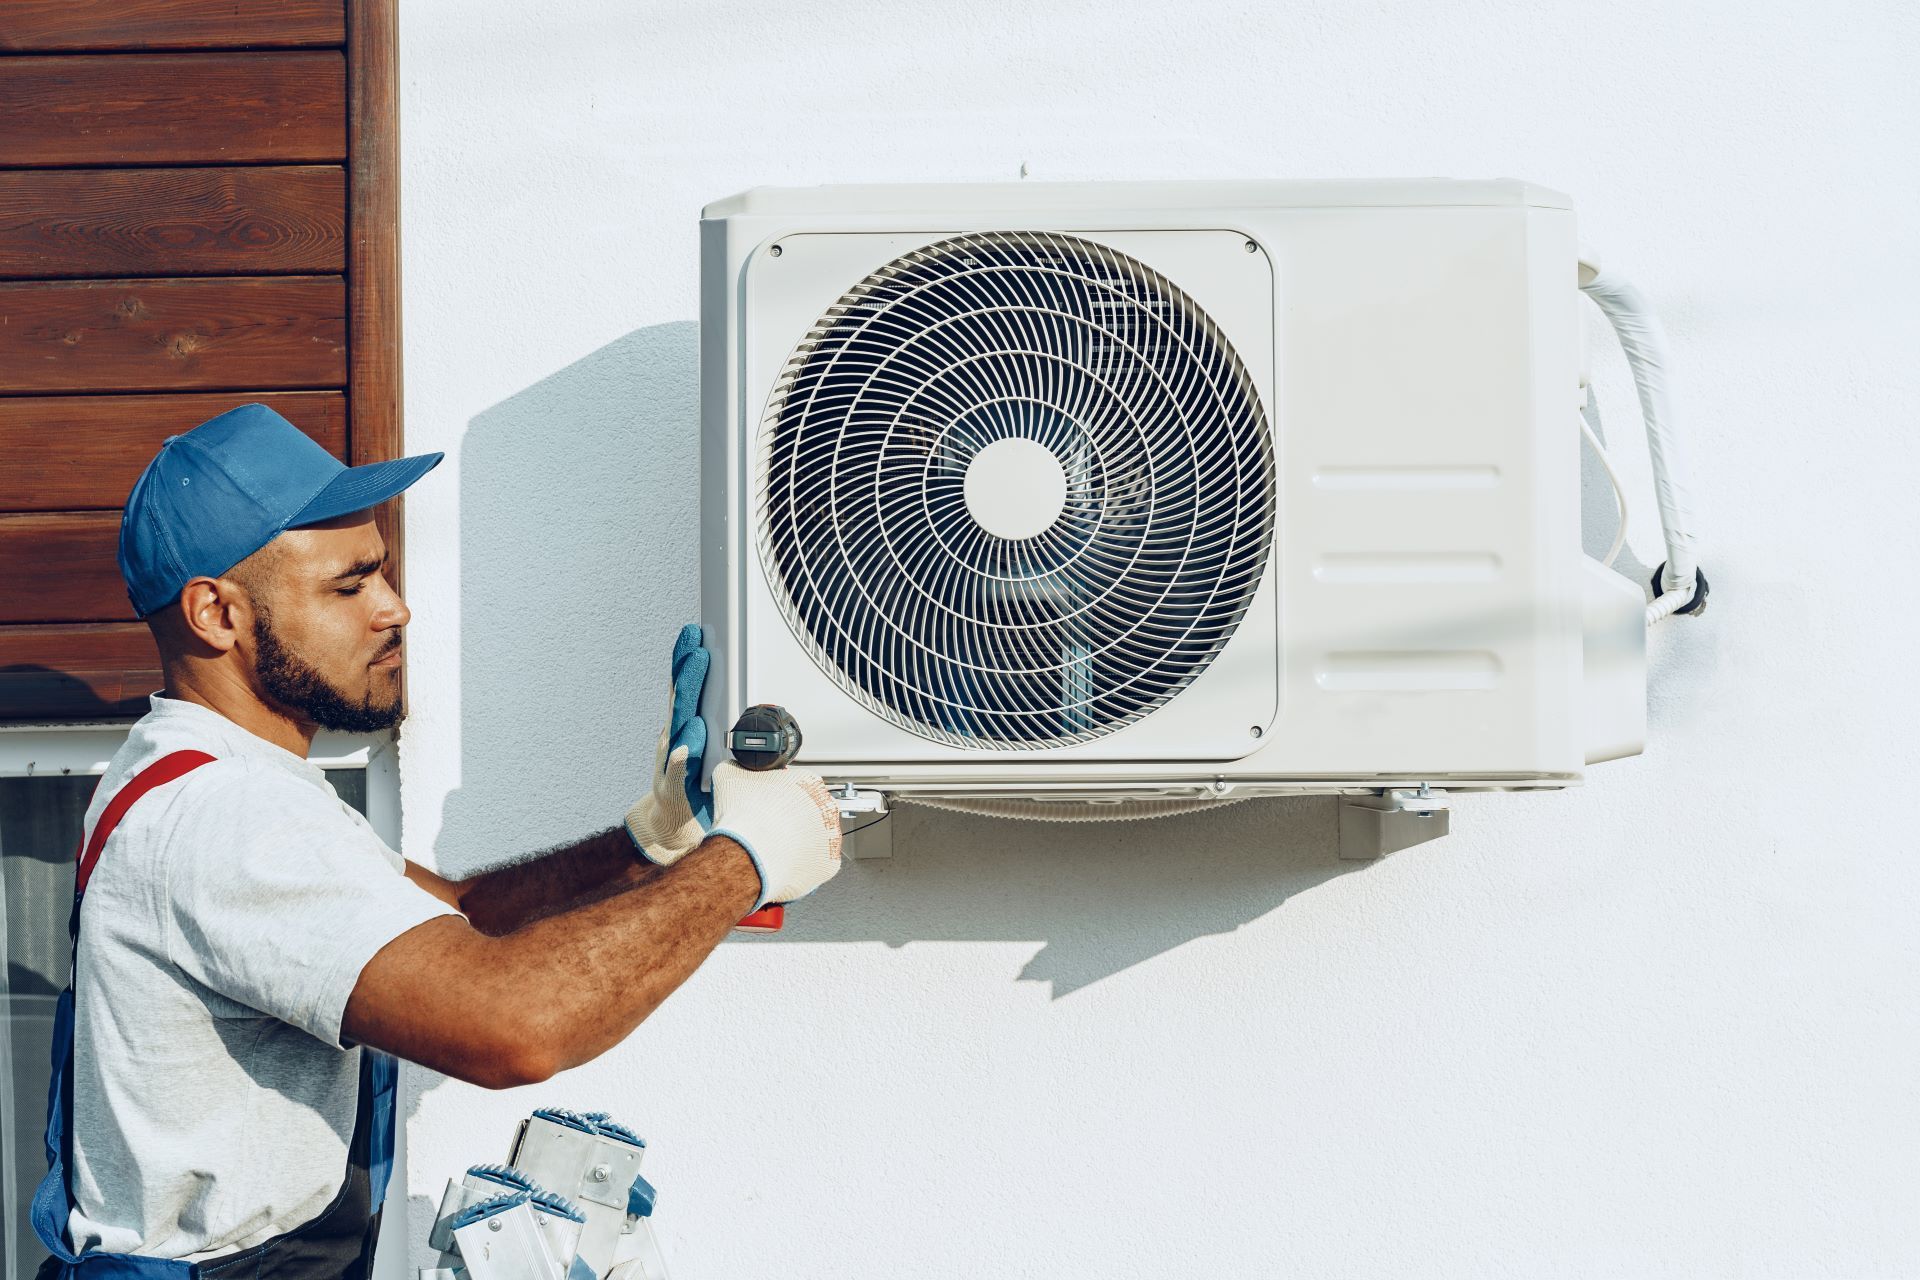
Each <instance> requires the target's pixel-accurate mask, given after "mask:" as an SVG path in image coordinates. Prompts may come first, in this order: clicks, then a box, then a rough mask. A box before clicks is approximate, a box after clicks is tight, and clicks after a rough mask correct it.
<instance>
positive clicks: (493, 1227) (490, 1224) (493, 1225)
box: [487, 1218, 500, 1231]
mask: <svg viewBox="0 0 1920 1280" xmlns="http://www.w3.org/2000/svg"><path fill="white" fill-rule="evenodd" d="M499 1229H500V1219H498V1218H488V1219H487V1230H489V1231H498V1230H499Z"/></svg>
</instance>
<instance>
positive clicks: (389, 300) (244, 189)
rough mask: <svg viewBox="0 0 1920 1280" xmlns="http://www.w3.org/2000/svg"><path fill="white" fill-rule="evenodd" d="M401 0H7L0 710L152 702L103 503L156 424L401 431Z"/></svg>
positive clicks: (108, 507) (369, 448)
mask: <svg viewBox="0 0 1920 1280" xmlns="http://www.w3.org/2000/svg"><path fill="white" fill-rule="evenodd" d="M395 6H396V0H0V720H11V721H16V722H19V721H28V722H52V721H64V720H75V719H100V718H119V719H130V718H133V717H136V716H139V715H141V714H143V713H144V712H145V711H146V694H147V693H149V692H151V691H152V690H153V689H156V688H158V687H159V685H160V673H159V670H158V661H157V655H156V654H155V653H154V651H153V646H152V642H151V640H150V639H149V637H148V635H147V629H146V627H145V626H143V625H142V624H140V623H138V622H136V621H133V620H132V609H131V606H130V605H129V604H128V603H127V598H126V593H125V590H124V588H123V587H122V585H121V582H120V575H119V566H118V562H117V554H116V553H117V549H118V542H119V519H120V511H119V508H120V505H121V504H122V503H123V502H124V501H125V498H126V495H127V493H128V491H129V490H130V489H131V488H132V487H133V483H134V481H135V480H136V479H137V478H138V476H139V473H140V471H141V470H142V468H144V467H145V466H146V464H147V462H148V461H149V460H150V459H151V458H152V456H153V453H154V451H155V450H156V449H157V448H158V447H159V445H160V443H161V442H162V441H163V440H165V439H166V437H167V436H169V435H178V434H180V433H182V432H185V431H188V430H191V429H192V428H193V427H194V426H196V425H198V424H199V423H201V422H203V421H205V420H206V419H208V418H210V417H213V416H214V415H215V414H218V413H221V412H223V411H225V410H227V409H230V408H232V407H233V406H235V405H238V404H244V403H246V402H248V401H251V400H259V401H263V402H264V403H267V404H269V405H271V406H273V407H274V408H275V409H276V410H278V411H279V412H280V413H281V414H283V415H284V416H286V417H287V418H288V419H289V420H290V421H292V422H293V423H294V424H295V425H297V426H299V427H300V428H301V429H302V430H304V431H305V432H307V434H308V435H310V436H311V437H313V438H314V439H315V440H317V441H319V442H320V444H321V445H322V446H323V447H325V448H326V449H327V450H328V451H330V452H331V453H333V454H334V455H335V456H336V457H339V458H341V459H342V460H344V461H350V462H353V463H361V462H369V461H374V460H376V459H381V458H389V457H395V456H398V455H399V454H400V453H401V452H402V448H401V440H400V367H399V338H400V334H399V301H398V290H399V241H398V225H397V224H398V218H399V212H398V209H399V197H398V190H397V182H398V164H397V141H396V137H395V126H394V121H395V118H396V115H397V101H396V98H397V95H396V91H395V86H396V83H397V75H396V69H395V63H394V21H395V12H394V11H395ZM387 508H388V509H383V510H382V511H381V512H380V513H379V519H380V522H381V527H382V530H383V532H385V533H386V534H387V537H388V540H389V543H390V545H391V546H392V547H393V549H394V551H395V553H396V570H397V560H398V553H399V551H400V546H399V530H398V527H397V523H396V520H397V514H398V513H397V510H396V509H395V508H397V504H395V503H389V504H387Z"/></svg>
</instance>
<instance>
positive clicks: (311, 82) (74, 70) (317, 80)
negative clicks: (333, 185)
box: [0, 49, 347, 167]
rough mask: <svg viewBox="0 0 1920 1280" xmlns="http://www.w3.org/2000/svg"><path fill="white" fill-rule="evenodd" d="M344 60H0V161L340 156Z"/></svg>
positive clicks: (334, 55)
mask: <svg viewBox="0 0 1920 1280" xmlns="http://www.w3.org/2000/svg"><path fill="white" fill-rule="evenodd" d="M346 83H347V65H346V59H345V58H344V57H343V56H342V55H341V54H340V53H339V52H338V51H335V50H330V49H328V50H318V49H316V50H312V51H303V52H297V53H155V54H145V53H123V54H98V55H95V54H83V55H78V56H74V57H67V56H64V55H54V56H33V57H13V58H4V59H0V166H19V165H39V166H48V167H55V166H58V167H72V166H76V165H90V164H137V165H155V164H233V163H238V162H243V161H269V160H278V161H282V162H296V161H297V162H311V161H333V160H343V159H345V158H346V147H347V112H346Z"/></svg>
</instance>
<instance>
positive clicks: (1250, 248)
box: [1247, 240, 1260, 253]
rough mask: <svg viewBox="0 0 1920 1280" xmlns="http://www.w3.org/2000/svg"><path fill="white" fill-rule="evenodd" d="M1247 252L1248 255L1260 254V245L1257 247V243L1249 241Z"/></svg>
mask: <svg viewBox="0 0 1920 1280" xmlns="http://www.w3.org/2000/svg"><path fill="white" fill-rule="evenodd" d="M1247 252H1248V253H1258V252H1260V246H1259V245H1257V244H1255V243H1254V242H1253V241H1251V240H1249V241H1247Z"/></svg>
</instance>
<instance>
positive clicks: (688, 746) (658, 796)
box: [627, 622, 713, 867]
mask: <svg viewBox="0 0 1920 1280" xmlns="http://www.w3.org/2000/svg"><path fill="white" fill-rule="evenodd" d="M712 662H713V655H712V654H711V653H709V652H707V650H706V649H705V648H703V647H702V646H701V644H700V625H699V624H698V623H695V622H690V623H688V624H687V625H686V626H684V627H682V628H680V636H679V638H678V639H677V640H675V641H674V643H673V680H672V683H671V684H670V685H669V686H668V688H667V723H666V727H664V728H663V729H661V730H660V742H659V745H658V747H657V748H656V749H655V751H654V759H653V784H652V786H651V787H650V788H649V789H648V791H647V794H646V795H644V796H642V797H640V800H639V802H638V803H637V804H635V805H634V806H633V808H631V809H629V810H628V811H627V832H628V833H629V834H630V835H632V837H633V843H634V845H635V846H636V847H637V848H638V849H639V851H640V855H641V856H642V857H644V858H645V859H646V860H647V861H649V862H653V863H657V864H659V865H660V866H663V867H664V866H669V865H671V864H672V863H673V862H675V861H677V860H678V859H679V858H681V857H683V856H685V855H686V854H687V853H688V852H689V851H691V850H692V849H693V848H694V846H696V845H698V844H699V843H700V842H701V841H702V840H704V839H706V838H707V828H708V827H710V826H712V825H713V807H712V803H711V801H710V800H709V798H708V796H707V793H706V792H704V791H702V790H701V789H700V770H701V762H702V758H703V757H704V756H705V755H706V752H707V722H706V721H704V720H702V719H701V718H700V689H701V686H703V685H704V684H705V683H706V680H707V668H708V667H709V666H710V665H712Z"/></svg>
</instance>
